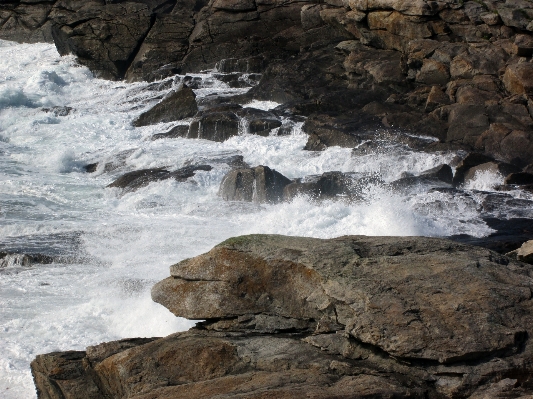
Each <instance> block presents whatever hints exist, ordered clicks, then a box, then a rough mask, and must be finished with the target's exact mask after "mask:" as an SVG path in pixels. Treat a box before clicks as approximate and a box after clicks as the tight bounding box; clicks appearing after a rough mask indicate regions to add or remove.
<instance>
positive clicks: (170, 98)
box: [133, 84, 198, 127]
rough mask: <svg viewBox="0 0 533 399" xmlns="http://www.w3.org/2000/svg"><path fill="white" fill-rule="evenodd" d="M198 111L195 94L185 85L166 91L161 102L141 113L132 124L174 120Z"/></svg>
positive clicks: (152, 123)
mask: <svg viewBox="0 0 533 399" xmlns="http://www.w3.org/2000/svg"><path fill="white" fill-rule="evenodd" d="M197 112H198V105H197V104H196V95H195V94H194V92H193V91H192V89H190V88H189V87H187V86H186V85H184V84H183V85H181V86H180V87H178V88H177V89H176V90H173V91H171V92H170V93H168V94H167V95H166V96H165V97H164V98H163V100H161V102H159V103H158V104H156V105H155V106H153V107H152V108H151V109H149V110H148V111H146V112H144V113H142V114H141V115H140V116H139V117H138V118H137V119H136V120H135V121H134V122H133V125H134V126H137V127H139V126H147V125H154V124H156V123H161V122H174V121H179V120H181V119H185V118H189V117H191V116H194V115H195V114H196V113H197Z"/></svg>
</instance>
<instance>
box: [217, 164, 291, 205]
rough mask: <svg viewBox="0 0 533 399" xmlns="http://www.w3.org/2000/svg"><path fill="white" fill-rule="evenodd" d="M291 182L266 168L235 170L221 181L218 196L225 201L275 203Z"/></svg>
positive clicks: (280, 198) (279, 199)
mask: <svg viewBox="0 0 533 399" xmlns="http://www.w3.org/2000/svg"><path fill="white" fill-rule="evenodd" d="M290 183H291V180H290V179H288V178H286V177H285V176H283V175H282V174H281V173H279V172H277V171H276V170H274V169H270V168H269V167H268V166H256V167H255V168H247V169H235V170H232V171H231V172H229V173H228V174H227V175H226V176H224V178H223V179H222V183H220V188H219V191H218V194H219V195H220V196H221V197H222V198H223V199H224V200H226V201H246V202H257V203H276V202H279V201H281V200H282V198H283V189H284V188H285V186H287V185H288V184H290Z"/></svg>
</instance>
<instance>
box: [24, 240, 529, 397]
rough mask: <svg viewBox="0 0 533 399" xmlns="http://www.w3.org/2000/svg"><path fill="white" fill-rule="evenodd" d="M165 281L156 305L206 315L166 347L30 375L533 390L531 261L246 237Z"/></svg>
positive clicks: (109, 354)
mask: <svg viewBox="0 0 533 399" xmlns="http://www.w3.org/2000/svg"><path fill="white" fill-rule="evenodd" d="M526 250H527V248H524V251H526ZM530 250H531V248H530ZM524 259H525V258H524ZM170 274H171V276H170V277H169V278H167V279H165V280H163V281H161V282H159V283H158V284H156V285H155V286H154V287H153V289H152V298H153V299H154V300H155V301H156V302H159V303H161V304H162V305H164V306H165V307H167V308H168V309H169V310H170V311H171V312H173V313H174V314H175V315H177V316H183V317H187V318H190V319H204V320H205V321H203V322H201V323H199V324H197V326H196V327H195V328H192V329H191V330H189V331H187V332H183V333H177V334H172V335H170V336H168V337H165V338H148V339H140V338H137V339H126V340H121V341H115V342H109V343H102V344H100V345H96V346H92V347H89V348H87V350H86V351H78V352H56V353H50V354H46V355H39V356H37V358H36V359H35V360H34V361H33V363H32V365H31V367H32V373H33V375H34V378H35V382H36V386H37V389H38V395H39V398H54V399H55V398H65V399H70V398H72V399H74V398H76V399H85V398H90V399H103V398H139V399H140V398H143V399H148V398H160V399H163V398H198V397H202V398H294V397H313V398H385V397H395V398H408V397H409V398H411V397H420V398H466V397H470V398H495V397H501V398H503V397H505V398H518V397H523V398H526V397H529V396H526V395H531V393H532V392H533V378H532V376H533V360H532V359H533V352H532V351H533V346H532V345H531V340H530V337H531V333H532V328H533V319H532V303H533V302H532V301H531V298H532V292H533V291H532V290H533V266H531V265H530V264H527V263H522V262H519V261H516V260H512V259H511V258H508V257H505V256H502V255H499V254H497V253H495V252H492V251H490V250H487V249H484V248H480V247H471V246H467V245H462V244H458V243H454V242H451V241H448V240H443V239H434V238H423V237H402V238H399V237H365V236H346V237H340V238H336V239H329V240H322V239H314V238H301V237H285V236H275V235H251V236H242V237H236V238H232V239H230V240H227V241H225V242H223V243H221V244H219V245H217V246H216V247H215V248H213V249H212V250H211V251H210V252H208V253H206V254H203V255H200V256H197V257H196V258H193V259H187V260H184V261H182V262H180V263H178V264H176V265H174V266H171V268H170Z"/></svg>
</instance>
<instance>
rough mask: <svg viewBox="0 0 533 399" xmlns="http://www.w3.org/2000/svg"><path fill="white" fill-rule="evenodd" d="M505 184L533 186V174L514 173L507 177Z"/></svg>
mask: <svg viewBox="0 0 533 399" xmlns="http://www.w3.org/2000/svg"><path fill="white" fill-rule="evenodd" d="M504 184H517V185H519V186H523V185H526V184H533V173H526V172H514V173H511V174H509V175H508V176H507V177H505V181H504Z"/></svg>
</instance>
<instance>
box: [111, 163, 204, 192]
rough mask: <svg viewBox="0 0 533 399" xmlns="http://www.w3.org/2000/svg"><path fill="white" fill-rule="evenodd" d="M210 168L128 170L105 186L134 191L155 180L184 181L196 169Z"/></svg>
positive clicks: (191, 175)
mask: <svg viewBox="0 0 533 399" xmlns="http://www.w3.org/2000/svg"><path fill="white" fill-rule="evenodd" d="M211 169H212V167H211V166H209V165H191V166H186V167H184V168H181V169H178V170H176V171H174V172H169V171H168V170H166V169H164V168H154V169H141V170H135V171H133V172H128V173H125V174H124V175H122V176H120V177H119V178H118V179H116V180H115V181H114V182H113V183H111V184H109V185H108V186H107V187H117V188H122V189H123V190H124V192H125V193H126V192H131V191H135V190H137V189H139V188H141V187H145V186H147V185H148V184H150V183H152V182H155V181H161V180H167V179H175V180H178V181H185V180H187V179H188V178H189V177H193V176H194V174H195V173H194V172H196V171H197V170H205V171H210V170H211Z"/></svg>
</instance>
